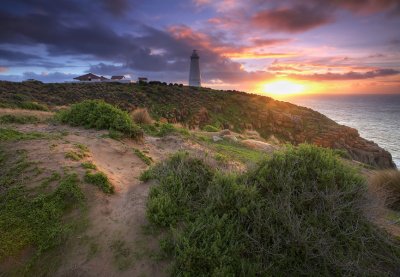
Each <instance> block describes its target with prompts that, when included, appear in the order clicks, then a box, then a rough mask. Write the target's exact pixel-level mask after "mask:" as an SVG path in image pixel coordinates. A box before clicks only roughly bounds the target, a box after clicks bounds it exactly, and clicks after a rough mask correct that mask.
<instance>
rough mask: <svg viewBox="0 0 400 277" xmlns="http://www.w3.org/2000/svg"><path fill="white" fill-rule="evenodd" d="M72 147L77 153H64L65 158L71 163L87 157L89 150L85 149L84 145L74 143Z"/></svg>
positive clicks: (72, 151) (71, 151)
mask: <svg viewBox="0 0 400 277" xmlns="http://www.w3.org/2000/svg"><path fill="white" fill-rule="evenodd" d="M74 147H75V148H76V149H77V151H74V150H70V151H68V152H66V153H65V158H66V159H70V160H73V161H80V160H82V159H83V158H85V157H87V156H88V152H89V148H87V146H86V145H84V144H81V143H76V144H74Z"/></svg>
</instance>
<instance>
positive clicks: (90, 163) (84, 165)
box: [81, 161, 97, 170]
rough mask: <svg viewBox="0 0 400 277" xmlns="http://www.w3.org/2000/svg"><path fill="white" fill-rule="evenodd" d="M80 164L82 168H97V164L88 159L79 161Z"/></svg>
mask: <svg viewBox="0 0 400 277" xmlns="http://www.w3.org/2000/svg"><path fill="white" fill-rule="evenodd" d="M81 166H82V167H83V168H84V169H93V170H96V169H97V166H96V165H95V164H94V163H92V162H90V161H89V162H83V163H81Z"/></svg>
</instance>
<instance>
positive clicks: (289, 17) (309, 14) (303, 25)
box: [252, 5, 333, 33]
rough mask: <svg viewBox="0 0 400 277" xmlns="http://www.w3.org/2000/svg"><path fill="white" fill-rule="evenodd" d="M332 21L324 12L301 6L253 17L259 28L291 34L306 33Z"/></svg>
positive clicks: (260, 13) (266, 11) (262, 13)
mask: <svg viewBox="0 0 400 277" xmlns="http://www.w3.org/2000/svg"><path fill="white" fill-rule="evenodd" d="M332 21H333V18H332V16H331V15H329V14H327V13H325V12H323V11H321V10H319V9H316V8H310V7H307V6H300V5H297V6H293V7H290V8H279V9H275V10H270V9H267V10H263V11H260V12H258V13H257V14H255V15H254V16H253V17H252V22H253V24H254V25H255V26H257V27H258V28H266V29H268V30H271V31H279V32H289V33H298V32H305V31H308V30H311V29H313V28H316V27H319V26H321V25H325V24H328V23H330V22H332Z"/></svg>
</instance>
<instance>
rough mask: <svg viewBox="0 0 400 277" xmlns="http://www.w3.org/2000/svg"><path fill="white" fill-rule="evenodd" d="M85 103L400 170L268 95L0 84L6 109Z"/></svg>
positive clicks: (341, 130) (346, 131) (354, 137)
mask: <svg viewBox="0 0 400 277" xmlns="http://www.w3.org/2000/svg"><path fill="white" fill-rule="evenodd" d="M85 99H104V100H105V101H106V102H109V103H111V104H114V105H117V106H119V107H121V108H123V109H126V110H131V109H134V108H135V107H147V108H148V109H149V110H150V112H151V114H152V115H153V117H155V118H158V119H163V120H164V121H168V122H171V123H177V122H180V123H182V124H184V125H186V126H187V127H188V128H197V127H202V126H205V125H207V124H212V125H215V126H218V127H220V128H223V129H231V130H233V131H236V132H243V131H245V130H249V129H250V130H251V129H253V130H256V131H258V132H259V133H260V134H261V136H262V137H264V138H265V139H268V138H271V137H274V138H277V139H278V140H279V141H280V142H290V143H293V144H300V143H304V142H307V143H314V144H317V145H320V146H324V147H330V148H335V149H343V150H346V151H347V152H348V153H349V155H350V156H351V157H352V158H353V159H354V160H357V161H360V162H362V163H366V164H369V165H372V166H376V167H379V168H393V167H395V165H394V163H393V161H392V157H391V155H390V153H389V152H387V151H385V150H384V149H382V148H380V147H379V146H378V145H377V144H375V143H374V142H372V141H368V140H365V139H363V138H361V137H360V135H359V134H358V132H357V130H355V129H352V128H349V127H346V126H342V125H339V124H337V123H336V122H334V121H333V120H331V119H329V118H327V117H326V116H324V115H322V114H320V113H318V112H316V111H313V110H311V109H308V108H304V107H300V106H296V105H293V104H290V103H286V102H281V101H276V100H273V99H272V98H269V97H265V96H260V95H255V94H247V93H244V92H238V91H219V90H212V89H208V88H191V87H181V86H174V85H172V86H171V85H162V84H156V85H149V84H147V85H146V84H142V85H138V84H113V83H94V84H65V83H64V84H41V83H11V82H0V106H1V105H3V106H4V105H6V106H7V105H13V106H18V104H19V103H20V102H26V101H35V102H40V103H45V104H48V105H50V106H51V105H68V104H71V103H75V102H80V101H82V100H85Z"/></svg>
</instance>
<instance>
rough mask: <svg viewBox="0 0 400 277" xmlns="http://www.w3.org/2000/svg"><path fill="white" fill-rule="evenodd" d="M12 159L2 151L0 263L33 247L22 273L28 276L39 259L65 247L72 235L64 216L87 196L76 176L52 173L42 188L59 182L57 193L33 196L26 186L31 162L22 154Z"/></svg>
mask: <svg viewBox="0 0 400 277" xmlns="http://www.w3.org/2000/svg"><path fill="white" fill-rule="evenodd" d="M13 156H14V157H13V159H11V157H10V156H9V155H6V154H5V153H4V152H2V151H0V157H2V158H1V159H0V172H1V174H0V190H1V193H0V262H1V261H3V260H4V259H6V258H7V257H11V256H15V255H17V254H18V253H20V251H22V250H24V249H27V248H31V249H32V250H33V253H34V254H33V255H32V256H31V258H32V259H31V260H29V261H28V262H25V263H24V264H21V266H22V268H21V269H20V270H22V271H21V272H20V273H19V275H26V274H27V272H28V271H29V269H30V268H31V267H32V266H33V265H34V264H35V262H36V261H37V260H38V258H39V257H41V256H42V255H44V254H45V253H46V252H47V251H49V250H51V249H54V248H55V247H57V246H59V245H61V244H63V242H64V241H65V239H66V235H67V234H69V233H70V232H71V228H70V224H69V221H66V220H65V219H64V215H66V214H67V213H68V212H69V211H71V210H72V209H74V208H76V207H79V206H81V204H82V203H83V201H84V195H83V193H82V191H81V190H80V188H79V179H78V177H77V175H76V174H68V175H65V176H63V177H61V176H59V175H57V174H53V175H52V176H50V177H49V178H46V180H44V181H43V182H42V184H41V186H40V187H41V188H42V186H47V185H48V183H50V182H59V184H58V186H57V187H56V189H55V190H52V191H48V192H46V193H45V192H40V193H37V194H32V191H31V190H30V189H28V187H27V186H26V185H27V183H26V182H27V180H28V179H27V178H26V177H27V176H29V171H30V168H31V163H30V162H28V161H27V160H26V157H25V155H24V154H23V153H22V152H20V153H17V156H18V158H17V159H15V155H13ZM29 180H30V179H29ZM23 272H26V273H23Z"/></svg>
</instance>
